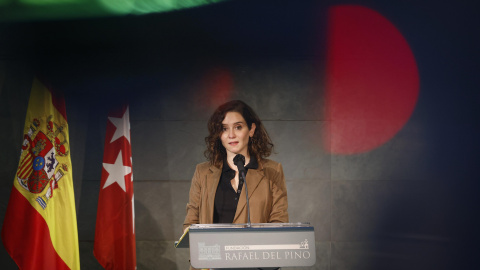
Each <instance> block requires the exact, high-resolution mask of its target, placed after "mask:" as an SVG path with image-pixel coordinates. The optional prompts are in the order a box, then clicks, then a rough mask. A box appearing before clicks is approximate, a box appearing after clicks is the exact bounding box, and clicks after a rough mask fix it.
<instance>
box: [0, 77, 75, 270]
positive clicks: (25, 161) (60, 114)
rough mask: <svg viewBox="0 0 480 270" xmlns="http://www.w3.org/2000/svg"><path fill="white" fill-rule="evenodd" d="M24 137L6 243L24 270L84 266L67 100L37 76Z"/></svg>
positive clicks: (4, 233) (5, 225)
mask: <svg viewBox="0 0 480 270" xmlns="http://www.w3.org/2000/svg"><path fill="white" fill-rule="evenodd" d="M23 139H24V140H23V144H22V150H21V155H20V162H19V166H18V169H17V173H16V174H15V179H14V181H13V188H12V191H11V193H10V200H9V202H8V207H7V212H6V214H5V219H4V222H3V227H2V241H3V244H4V246H5V248H6V250H7V251H8V253H9V254H10V256H11V257H12V258H13V260H14V261H15V263H16V264H17V265H18V267H19V268H20V269H80V259H79V252H78V233H77V218H76V214H75V199H74V193H73V181H72V162H71V160H70V141H69V136H68V124H67V117H66V111H65V101H64V99H63V97H59V96H57V95H55V94H54V93H53V92H52V91H51V90H50V89H48V88H47V87H46V86H45V85H44V84H43V83H42V82H40V81H39V80H38V79H36V78H35V79H34V81H33V86H32V91H31V93H30V100H29V103H28V109H27V117H26V120H25V129H24V137H23Z"/></svg>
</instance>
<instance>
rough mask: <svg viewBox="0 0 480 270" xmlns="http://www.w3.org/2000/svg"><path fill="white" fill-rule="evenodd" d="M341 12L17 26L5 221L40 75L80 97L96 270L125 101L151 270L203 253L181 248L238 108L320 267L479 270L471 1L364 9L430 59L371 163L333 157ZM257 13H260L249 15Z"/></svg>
mask: <svg viewBox="0 0 480 270" xmlns="http://www.w3.org/2000/svg"><path fill="white" fill-rule="evenodd" d="M240 2H241V1H240ZM331 2H332V3H328V4H327V3H323V4H318V3H316V2H315V1H306V4H305V6H302V5H300V4H296V5H294V4H292V3H290V4H285V5H280V4H278V5H277V6H276V9H273V7H272V6H271V5H272V4H273V3H271V1H260V4H259V5H258V6H257V9H255V8H254V5H253V4H254V3H252V1H246V3H244V4H241V3H239V2H238V1H231V2H230V3H222V4H219V5H218V6H215V5H214V6H209V7H206V8H199V9H193V10H187V11H179V12H173V13H166V14H154V15H149V16H143V17H127V18H99V19H90V20H75V21H65V22H63V23H55V22H48V21H47V22H41V23H39V24H34V23H30V24H29V23H24V24H14V23H12V24H9V25H7V24H2V27H1V29H0V30H2V31H1V32H0V34H1V35H2V36H3V37H6V39H4V40H3V41H2V42H1V44H0V45H1V46H0V49H1V50H0V55H1V56H2V57H1V58H0V126H1V127H2V128H1V131H2V132H0V142H1V143H0V164H1V166H0V222H3V217H4V213H5V209H6V206H7V202H8V197H9V193H10V190H11V187H12V183H13V176H14V174H15V171H16V166H17V162H18V157H19V152H20V146H21V140H22V137H23V135H22V132H23V125H24V119H25V114H26V108H27V103H28V96H29V91H30V87H31V78H32V76H33V74H34V73H35V72H34V71H35V70H38V69H39V68H40V69H42V70H43V71H45V72H46V73H47V74H49V75H50V78H51V80H52V82H53V83H54V85H55V87H56V88H58V89H61V90H62V91H64V93H65V97H66V106H67V116H68V122H69V128H70V140H71V153H72V156H71V158H72V162H73V177H74V178H73V179H74V188H75V196H76V197H75V201H76V208H77V218H78V233H79V240H80V258H81V267H82V268H83V269H101V267H100V266H99V264H98V263H97V261H96V260H95V258H94V257H93V240H94V232H95V218H96V208H97V199H98V192H99V184H100V176H101V169H102V157H103V143H104V135H105V126H106V121H107V119H106V115H107V109H108V107H109V106H112V105H114V104H115V103H116V102H118V101H119V100H124V99H126V100H128V101H129V103H130V117H131V140H132V155H133V175H134V189H135V214H136V233H137V236H136V237H137V238H136V239H137V260H138V269H187V268H188V250H175V249H174V248H173V242H174V241H175V240H177V239H178V238H179V236H180V235H181V228H182V223H183V219H184V215H185V205H186V203H187V200H188V191H189V187H190V181H191V178H192V175H193V172H194V169H195V165H196V164H197V163H200V162H203V161H204V160H205V159H204V157H203V151H204V137H205V136H206V135H207V130H206V121H207V119H208V117H209V116H210V114H211V113H212V112H213V110H214V109H215V107H216V106H218V105H219V104H221V103H222V102H225V101H227V100H231V99H241V100H243V101H245V102H247V103H248V104H250V105H251V106H252V107H253V108H254V109H255V110H256V112H257V113H258V115H259V116H260V118H261V119H262V120H263V121H264V124H265V126H266V128H267V130H268V132H269V134H270V135H271V137H272V139H273V142H274V144H275V153H274V154H273V155H272V156H271V158H272V159H274V160H276V161H278V162H281V163H282V164H283V167H284V172H285V177H286V181H287V190H288V199H289V213H290V221H291V222H310V223H311V224H312V225H313V226H314V227H315V236H316V249H317V264H316V265H315V266H314V267H312V268H311V269H342V270H343V269H455V268H456V267H457V266H472V264H473V263H475V262H474V261H473V259H472V258H473V257H471V256H470V254H473V252H474V251H475V246H476V245H475V244H476V243H478V235H477V233H475V232H474V231H475V230H478V227H477V225H478V220H477V218H476V216H477V212H478V205H479V201H478V196H476V195H475V191H476V190H477V191H478V187H479V184H478V183H477V182H478V181H477V180H478V170H477V169H476V167H477V166H478V163H479V158H478V151H479V150H480V147H479V146H480V145H479V142H478V138H479V136H478V135H480V134H479V133H480V128H479V122H478V119H479V118H478V116H479V114H478V100H479V94H478V91H476V89H478V79H475V77H474V76H473V74H474V73H475V72H474V70H475V65H477V64H475V63H478V60H479V59H480V58H479V57H478V50H477V49H476V48H478V46H474V44H477V45H479V44H478V35H476V37H475V38H471V37H472V35H471V33H470V32H468V31H467V30H465V29H466V28H467V27H468V28H469V29H478V26H479V25H478V22H477V23H474V22H473V20H470V18H473V16H472V14H473V13H472V12H470V10H472V9H471V8H470V6H469V5H468V4H465V3H460V4H458V3H457V2H455V4H454V2H452V5H458V6H456V9H455V10H457V11H458V12H453V11H451V9H450V8H449V7H448V5H433V4H434V3H436V2H433V1H420V2H416V3H415V4H414V3H411V5H412V6H413V7H408V6H406V4H403V2H402V1H394V2H391V3H390V2H389V3H388V4H387V3H383V2H382V1H358V2H365V3H363V4H364V5H366V6H369V7H371V8H374V9H376V10H379V11H380V12H381V13H382V14H384V15H385V16H386V17H387V18H389V19H391V21H393V22H394V23H395V24H396V26H397V27H398V28H399V29H400V30H401V31H402V33H403V34H404V36H405V38H406V39H407V41H408V42H409V44H410V46H411V48H412V51H413V52H414V54H415V57H416V60H417V64H418V68H419V74H420V96H419V100H418V102H417V105H416V108H415V111H414V113H413V115H412V116H411V118H410V119H409V121H408V122H407V123H406V125H405V126H404V127H403V128H402V129H401V130H400V131H399V132H398V133H397V134H396V135H395V136H394V137H393V138H392V139H391V140H389V141H388V142H386V143H385V144H383V145H381V146H380V147H378V148H375V149H373V150H371V151H368V152H366V153H361V154H354V155H332V154H330V153H328V152H327V151H326V150H325V149H324V147H323V146H322V145H323V143H324V141H323V139H324V137H323V136H324V131H325V128H326V126H327V125H328V124H329V122H330V121H331V119H328V117H327V116H326V112H325V86H324V85H325V73H324V66H325V54H324V52H322V50H323V49H325V46H326V45H325V43H324V42H325V37H324V34H325V28H326V23H325V22H326V19H327V12H326V10H327V9H328V6H329V5H330V4H331V5H333V4H335V3H336V1H331ZM247 4H250V5H252V6H251V7H252V9H251V10H250V9H248V10H247V9H245V10H243V11H244V12H245V13H241V15H239V14H237V13H236V12H235V10H236V9H238V8H239V7H241V6H242V5H247ZM425 7H429V9H427V8H425ZM202 14H203V15H202ZM445 14H448V15H449V16H451V17H452V21H448V22H447V21H445V20H444V18H445V16H446V15H445ZM214 15H215V16H217V17H215V16H214ZM230 17H231V18H230ZM215 18H216V19H215ZM45 28H47V29H48V28H50V30H49V31H50V32H48V31H46V30H44V29H45ZM258 28H259V29H260V30H258ZM255 29H256V30H258V31H255ZM477 32H478V31H477ZM12 33H17V34H12ZM319 33H320V34H319ZM249 38H250V39H249ZM33 41H35V42H33ZM32 42H33V43H34V45H31V44H32ZM28 44H30V45H28ZM462 48H463V49H462ZM477 70H478V65H477ZM0 261H1V264H2V269H16V268H15V264H14V262H13V261H12V260H11V259H10V257H9V256H8V254H7V253H6V251H5V250H4V249H3V248H0Z"/></svg>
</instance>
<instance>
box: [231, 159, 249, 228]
mask: <svg viewBox="0 0 480 270" xmlns="http://www.w3.org/2000/svg"><path fill="white" fill-rule="evenodd" d="M233 163H234V164H235V165H237V168H238V177H239V180H242V179H243V183H244V185H245V196H246V199H247V219H248V220H247V228H250V227H252V222H250V200H249V198H248V187H247V177H246V173H245V167H244V166H245V157H244V156H243V155H241V154H238V155H236V156H235V158H234V159H233Z"/></svg>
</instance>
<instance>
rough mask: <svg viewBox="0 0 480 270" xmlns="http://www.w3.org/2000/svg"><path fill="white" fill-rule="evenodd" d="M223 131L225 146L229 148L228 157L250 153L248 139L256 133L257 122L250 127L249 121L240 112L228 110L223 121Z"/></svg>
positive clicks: (222, 137)
mask: <svg viewBox="0 0 480 270" xmlns="http://www.w3.org/2000/svg"><path fill="white" fill-rule="evenodd" d="M222 125H223V132H222V135H221V136H220V139H221V141H222V145H223V147H225V149H226V150H227V157H232V156H235V155H237V154H242V155H244V156H245V157H246V156H247V153H248V140H249V139H250V137H251V136H253V134H254V133H255V123H252V127H251V129H248V126H247V122H246V121H245V119H243V116H242V115H241V114H240V113H238V112H227V114H226V115H225V119H223V121H222Z"/></svg>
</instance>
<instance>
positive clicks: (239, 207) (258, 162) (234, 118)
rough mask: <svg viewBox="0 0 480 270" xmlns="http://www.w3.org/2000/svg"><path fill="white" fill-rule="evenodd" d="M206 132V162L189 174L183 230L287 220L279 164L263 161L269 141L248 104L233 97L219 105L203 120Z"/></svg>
mask: <svg viewBox="0 0 480 270" xmlns="http://www.w3.org/2000/svg"><path fill="white" fill-rule="evenodd" d="M208 132H209V135H208V136H207V137H206V138H205V142H206V145H207V149H206V150H205V153H204V154H205V157H206V158H207V160H208V161H207V162H204V163H200V164H198V165H197V167H196V170H195V173H194V175H193V179H192V183H191V186H190V193H189V202H188V204H187V215H186V217H185V221H184V224H183V227H184V230H185V229H187V228H188V227H189V226H190V225H191V224H212V223H248V222H249V221H250V222H252V223H273V222H281V223H286V222H288V211H287V208H288V202H287V188H286V186H285V178H284V175H283V169H282V165H281V164H280V163H278V162H275V161H273V160H269V159H267V157H268V156H269V155H270V154H271V152H272V149H273V143H272V141H271V139H270V137H269V136H268V133H267V131H266V130H265V127H264V126H263V124H262V122H261V121H260V119H259V118H258V116H257V114H256V113H255V112H254V111H253V110H252V108H250V106H248V105H247V104H245V103H244V102H242V101H239V100H234V101H230V102H227V103H225V104H223V105H221V106H220V107H218V108H217V109H216V110H215V112H214V113H213V115H212V116H211V117H210V119H209V121H208ZM239 163H241V164H240V165H239ZM243 164H245V165H243ZM237 165H239V166H238V167H237ZM239 168H240V172H241V173H239ZM244 174H245V175H246V177H245V179H246V180H245V181H246V185H247V186H246V189H247V191H248V197H249V198H250V199H249V203H248V204H249V207H250V211H247V200H246V196H245V191H244V190H245V183H244V179H243V176H244ZM248 212H250V220H248Z"/></svg>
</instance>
